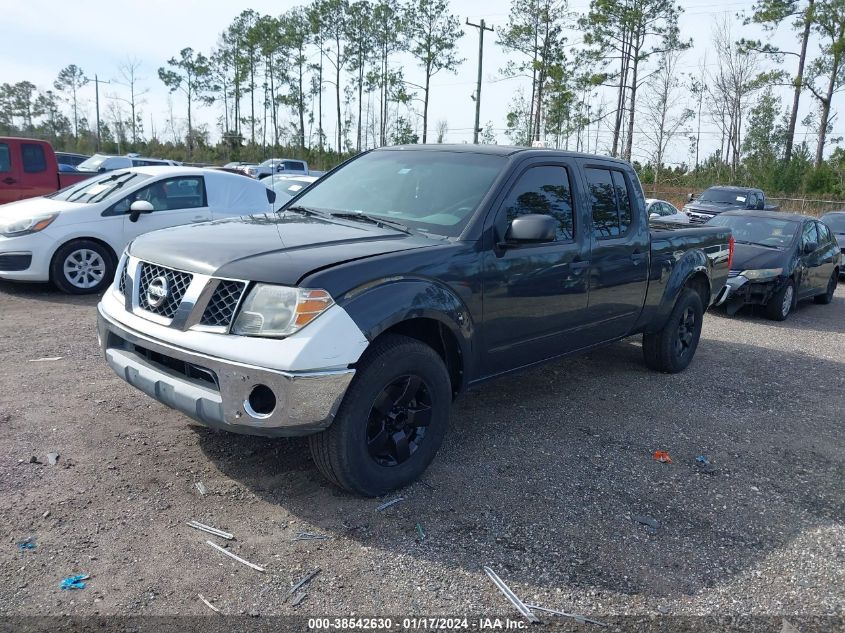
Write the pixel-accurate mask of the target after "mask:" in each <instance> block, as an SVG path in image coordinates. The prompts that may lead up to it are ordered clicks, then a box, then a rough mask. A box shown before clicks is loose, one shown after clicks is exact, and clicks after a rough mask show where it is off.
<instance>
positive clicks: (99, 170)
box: [97, 167, 106, 174]
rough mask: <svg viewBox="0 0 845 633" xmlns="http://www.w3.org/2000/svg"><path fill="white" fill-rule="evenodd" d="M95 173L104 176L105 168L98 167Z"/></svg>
mask: <svg viewBox="0 0 845 633" xmlns="http://www.w3.org/2000/svg"><path fill="white" fill-rule="evenodd" d="M97 173H98V174H104V173H106V168H105V167H100V168H99V169H98V170H97Z"/></svg>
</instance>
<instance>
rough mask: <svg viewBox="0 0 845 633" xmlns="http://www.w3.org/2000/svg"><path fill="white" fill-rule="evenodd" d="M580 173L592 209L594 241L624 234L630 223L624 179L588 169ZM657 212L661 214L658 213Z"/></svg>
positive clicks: (605, 170) (630, 217) (617, 174)
mask: <svg viewBox="0 0 845 633" xmlns="http://www.w3.org/2000/svg"><path fill="white" fill-rule="evenodd" d="M584 171H585V172H586V174H587V184H588V186H589V188H590V197H591V201H592V207H593V234H594V235H595V236H596V238H597V239H606V238H609V237H619V236H620V235H624V234H625V233H627V232H628V228H629V227H630V226H631V221H632V211H631V208H632V205H631V197H630V195H629V194H628V184H627V183H626V181H625V176H624V175H623V174H622V172H620V171H615V170H611V169H596V168H588V169H585V170H584ZM661 209H662V205H661ZM660 213H661V215H663V213H662V210H661V211H660Z"/></svg>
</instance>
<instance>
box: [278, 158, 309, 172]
mask: <svg viewBox="0 0 845 633" xmlns="http://www.w3.org/2000/svg"><path fill="white" fill-rule="evenodd" d="M282 164H283V165H284V168H285V169H290V170H292V171H305V165H304V164H302V163H301V162H299V161H298V160H286V161H284V163H282Z"/></svg>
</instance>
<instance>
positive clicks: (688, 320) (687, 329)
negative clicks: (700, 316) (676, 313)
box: [675, 306, 698, 358]
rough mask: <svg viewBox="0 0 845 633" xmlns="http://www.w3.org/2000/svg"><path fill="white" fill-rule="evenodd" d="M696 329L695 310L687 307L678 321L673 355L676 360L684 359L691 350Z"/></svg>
mask: <svg viewBox="0 0 845 633" xmlns="http://www.w3.org/2000/svg"><path fill="white" fill-rule="evenodd" d="M697 327H698V324H697V321H696V316H695V310H694V309H693V307H692V306H687V308H686V309H685V310H684V311H683V313H681V318H680V319H679V320H678V338H677V339H676V340H675V354H676V355H677V356H678V358H684V357H685V356H686V355H687V354H689V352H690V350H691V349H693V342H694V341H695V340H696V331H697V329H696V328H697Z"/></svg>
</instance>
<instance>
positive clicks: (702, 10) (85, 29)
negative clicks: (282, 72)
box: [0, 0, 845, 163]
mask: <svg viewBox="0 0 845 633" xmlns="http://www.w3.org/2000/svg"><path fill="white" fill-rule="evenodd" d="M4 4H6V6H5V7H4V11H3V13H4V18H3V20H2V22H0V42H2V44H0V83H4V82H8V83H14V82H17V81H21V80H24V79H26V80H29V81H31V82H32V83H34V84H36V86H38V88H39V89H42V90H46V89H48V88H51V87H52V83H53V81H54V79H55V77H56V75H57V73H58V71H59V70H60V69H61V68H62V67H64V66H66V65H67V64H71V63H74V64H76V65H77V66H80V67H82V68H83V69H84V70H85V72H86V74H87V75H88V76H89V77H92V78H93V76H94V75H95V74H96V75H97V76H98V77H99V79H101V80H111V81H114V80H119V74H118V70H117V69H118V66H119V65H120V64H121V63H122V62H125V61H126V60H127V58H137V59H138V60H139V61H140V62H141V68H140V69H139V76H140V77H142V78H143V79H144V80H143V81H141V82H140V85H139V88H140V89H145V88H147V89H149V92H148V93H147V94H146V95H145V97H144V101H145V103H144V104H143V105H142V110H143V111H144V126H145V131H146V132H147V133H149V130H150V120H151V118H152V120H153V122H154V123H155V126H156V129H157V131H158V132H159V133H160V135H161V134H162V131H163V130H164V121H165V120H166V118H167V116H168V114H167V112H168V91H167V89H166V88H165V87H164V85H163V84H162V83H161V81H160V80H159V79H158V75H157V70H158V68H159V67H160V66H163V65H165V64H166V61H167V59H169V58H170V57H172V56H174V55H177V54H178V52H179V50H180V49H181V48H183V47H185V46H190V47H192V48H193V49H194V50H197V51H202V52H204V53H206V54H208V53H209V52H210V51H211V49H212V48H213V47H214V46H215V44H216V43H217V40H218V37H219V34H220V33H221V32H222V31H223V30H224V29H225V28H226V27H227V26H228V25H229V24H230V23H231V21H232V19H233V18H234V17H235V16H236V15H237V14H238V13H240V12H241V11H242V10H244V9H246V8H251V9H254V10H255V11H257V12H259V13H268V14H271V15H278V14H280V13H282V12H283V11H285V10H286V9H288V8H290V7H291V6H295V5H297V4H300V2H294V1H292V0H250V2H248V3H237V2H231V1H230V0H202V1H199V0H178V1H174V0H167V1H165V0H144V2H120V3H113V2H112V3H106V2H104V1H103V0H98V1H95V0H75V1H74V2H57V1H56V0H27V1H26V2H12V1H11V0H6V2H5V3H4ZM681 4H682V5H683V7H684V9H685V12H684V14H683V17H682V19H681V23H680V26H681V33H682V36H683V37H686V38H689V37H691V38H693V48H692V49H691V50H689V51H687V52H686V53H685V54H684V56H683V58H682V60H681V62H680V67H681V70H682V72H684V73H695V72H697V69H698V67H699V64H700V63H701V61H702V60H703V59H704V58H705V55H706V56H707V61H708V66H709V67H711V68H712V66H713V65H714V61H715V55H714V54H713V53H712V51H711V52H709V53H708V49H709V47H710V41H711V36H712V28H713V25H714V24H715V22H716V20H717V19H723V18H727V19H729V20H730V23H731V24H732V27H733V35H734V37H735V39H738V38H739V37H747V38H754V37H767V36H765V34H764V33H763V32H762V31H761V30H760V29H759V28H758V27H755V26H748V27H745V26H742V19H741V17H737V14H738V13H740V12H742V11H748V10H750V8H751V7H752V5H753V0H686V1H685V0H681ZM588 6H589V0H570V3H569V8H570V10H571V11H575V12H579V13H584V12H586V10H587V8H588ZM451 7H452V11H453V13H455V14H457V15H458V16H459V17H460V20H461V22H464V21H465V20H466V19H467V18H468V19H469V20H470V21H472V22H475V23H478V21H479V20H480V19H481V18H484V19H485V20H486V21H487V23H488V24H489V25H492V26H493V27H494V28H499V27H501V26H504V24H505V23H506V22H507V17H508V11H509V7H510V2H509V0H452V1H451ZM464 31H465V36H464V37H463V38H462V40H461V41H460V44H459V49H460V56H461V57H463V58H465V61H464V62H463V63H462V64H461V66H460V67H459V69H458V72H457V73H456V74H450V73H446V72H442V73H440V74H438V75H436V76H435V77H434V78H433V79H432V92H431V101H430V117H429V120H430V124H429V130H430V132H429V134H430V136H431V135H432V132H433V128H434V123H435V122H437V121H438V120H446V121H447V122H448V126H449V132H448V133H447V135H446V140H447V141H448V142H457V143H461V142H465V141H470V142H471V141H472V127H473V122H474V116H475V105H474V102H473V100H472V98H471V95H472V94H473V93H474V91H475V82H476V74H477V59H478V31H477V29H474V28H472V27H468V26H464ZM496 38H497V34H496V33H489V32H488V33H486V34H485V53H484V70H483V84H482V107H481V122H482V125H483V124H485V123H486V122H487V121H492V122H493V127H494V129H496V131H497V136H498V139H497V140H498V142H500V143H505V142H507V138H506V137H505V135H504V127H505V117H506V115H507V112H508V104H509V103H510V101H511V99H512V98H513V96H514V94H515V93H516V92H517V91H519V90H520V89H523V90H526V89H527V90H528V91H530V79H526V78H505V77H504V76H503V75H502V73H501V69H502V68H504V67H505V65H506V64H507V62H508V59H509V53H508V52H507V51H505V50H504V49H503V48H502V47H500V46H498V45H497V44H496ZM580 38H581V34H580V33H577V32H572V33H570V35H569V41H570V42H573V43H577V42H578V41H579V40H580ZM772 41H773V42H774V43H775V44H778V45H780V46H783V47H788V48H793V47H795V46H796V44H795V35H794V34H792V33H791V32H790V31H789V30H786V29H785V30H784V31H783V32H778V33H775V34H774V36H773V39H772ZM813 47H814V46H813V45H811V51H812V49H813ZM791 63H792V62H791V61H790V60H787V62H786V64H787V66H785V68H786V69H787V70H788V71H789V72H793V71H794V69H793V68H791V67H790V66H789V64H791ZM397 64H401V65H402V66H403V67H404V68H405V75H406V78H407V79H408V80H409V81H412V82H414V83H421V80H422V75H421V72H420V71H419V70H418V69H417V68H416V67H415V66H414V64H413V59H411V58H410V57H408V58H405V59H403V58H401V57H400V58H399V59H397ZM127 93H128V89H126V88H124V87H122V86H120V85H118V84H115V83H112V84H109V85H102V86H101V88H100V100H101V107H100V110H101V116H104V114H103V113H104V111H105V107H106V103H107V101H108V98H109V96H110V95H114V94H119V95H121V96H126V94H127ZM782 94H783V96H784V103H787V102H791V99H789V98H788V95H787V94H786V92H785V91H783V92H782ZM610 96H611V95H610V94H608V100H610ZM82 98H83V100H84V101H85V103H84V106H83V107H84V109H85V110H87V113H88V116H89V118H90V119H91V120H93V118H94V105H93V104H94V85H93V82H92V83H91V84H89V85H88V86H86V87H84V88H83V89H82ZM173 98H174V100H175V101H174V111H175V112H176V113H177V115H180V114H181V113H183V112H184V109H185V108H184V104H183V102H182V101H180V99H181V98H182V97H181V94H180V93H176V95H174V97H173ZM802 100H803V104H802V112H801V113H800V115H799V121H800V120H801V119H802V118H803V117H804V116H805V115H806V114H807V113H808V112H809V110H810V108H814V107H815V105H814V104H813V103H812V102H811V96H810V94H809V93H805V94H804V96H803V97H802ZM836 107H837V102H836V100H834V110H836ZM333 109H334V93H333V88H332V86H327V88H326V92H325V95H324V111H326V112H328V115H327V116H328V117H330V116H331V112H332V111H333ZM220 112H221V110H220V109H219V108H217V107H215V106H211V107H200V108H198V109H197V111H196V112H195V115H194V116H195V118H196V120H197V121H198V122H200V123H207V124H209V127H210V128H211V129H214V127H215V122H216V120H217V117H218V116H219V115H220ZM841 127H843V128H845V125H843V126H841ZM325 128H326V131H327V134H328V136H329V138H331V130H333V129H334V120H333V119H332V120H331V121H327V122H326V124H325ZM836 128H837V125H836V119H834V135H833V136H837V135H838V133H837V131H836ZM702 129H703V134H702V155H704V154H707V153H710V152H712V151H715V150H717V149H718V144H719V133H718V131H717V129H716V128H715V127H714V126H713V125H712V124H711V123H709V122H708V121H707V120H706V117H705V120H704V122H703V126H702ZM599 135H600V136H599V151H600V152H601V151H602V149H603V148H606V145H607V143H609V139H610V132H609V130H601V131H600V132H599ZM805 137H806V138H807V139H808V140H809V142H810V143H811V147H812V144H813V137H814V130H812V129H811V130H805V129H803V128H801V127H800V126H799V129H798V135H797V139H796V140H797V141H798V142H800V141H801V140H803V139H804V138H805ZM634 145H635V151H634V154H635V156H634V159H635V160H636V159H639V160H643V159H645V158H646V157H647V154H648V149H647V148H646V147H645V141H644V140H642V139H640V138H638V137H637V136H635V142H634ZM688 157H689V153H688V142H687V140H686V138H685V135H684V136H682V137H679V138H678V139H677V140H676V141H675V142H674V143H673V147H671V148H670V151H669V155H668V156H667V159H666V160H667V162H669V163H680V162H683V161H685V160H688Z"/></svg>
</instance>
